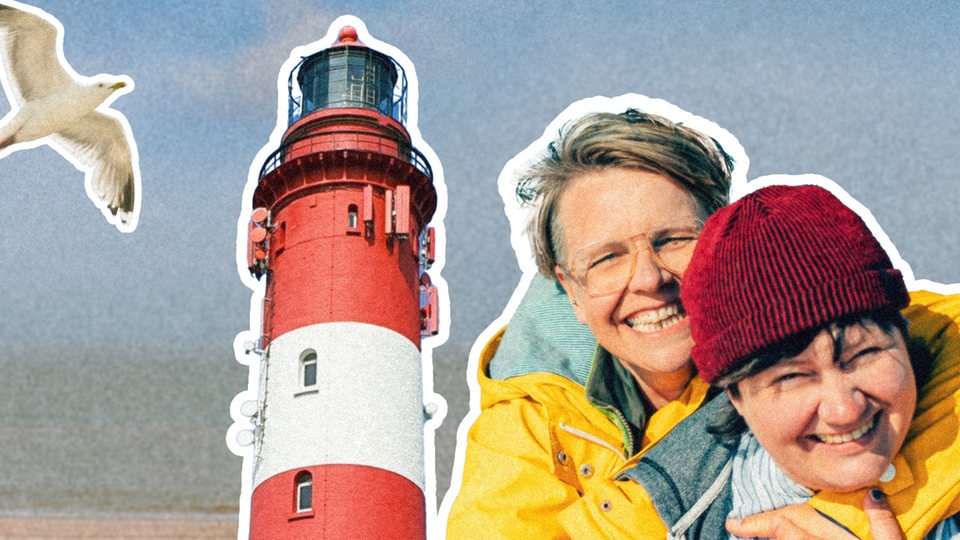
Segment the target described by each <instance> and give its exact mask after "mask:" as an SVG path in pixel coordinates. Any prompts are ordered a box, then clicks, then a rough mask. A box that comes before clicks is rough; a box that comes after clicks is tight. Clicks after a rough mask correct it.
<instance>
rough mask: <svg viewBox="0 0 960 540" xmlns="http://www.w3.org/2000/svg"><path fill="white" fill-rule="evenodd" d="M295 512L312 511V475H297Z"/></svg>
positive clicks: (303, 473) (304, 473) (305, 473)
mask: <svg viewBox="0 0 960 540" xmlns="http://www.w3.org/2000/svg"><path fill="white" fill-rule="evenodd" d="M296 481H297V512H309V511H310V510H313V475H311V474H310V473H308V472H302V473H300V474H298V475H297V480H296Z"/></svg>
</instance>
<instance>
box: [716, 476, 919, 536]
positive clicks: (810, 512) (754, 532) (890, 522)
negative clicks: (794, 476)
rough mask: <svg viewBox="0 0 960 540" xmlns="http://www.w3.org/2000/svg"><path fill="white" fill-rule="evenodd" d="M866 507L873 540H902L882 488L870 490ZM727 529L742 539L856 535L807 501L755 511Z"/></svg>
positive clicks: (866, 499) (864, 502) (730, 522)
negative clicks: (756, 512) (757, 512)
mask: <svg viewBox="0 0 960 540" xmlns="http://www.w3.org/2000/svg"><path fill="white" fill-rule="evenodd" d="M863 510H864V512H865V513H866V514H867V519H868V520H869V521H870V533H871V536H872V537H873V539H874V540H901V539H902V538H903V532H902V531H901V530H900V524H899V523H897V518H896V517H895V516H894V515H893V511H891V510H890V507H889V506H887V501H886V498H885V497H884V496H883V492H882V491H880V490H879V489H876V488H874V489H871V490H869V491H868V492H867V495H866V497H864V501H863ZM727 531H728V532H730V533H731V534H735V535H737V536H739V537H741V538H753V537H759V538H777V539H779V540H811V539H824V540H827V539H834V538H854V536H853V535H851V534H850V533H848V532H847V531H846V530H844V529H842V528H841V527H840V526H839V525H837V524H836V523H834V522H832V521H830V520H829V519H827V518H826V517H824V516H823V515H822V514H820V513H819V512H817V511H816V510H815V509H814V508H813V507H812V506H810V505H807V504H794V505H791V506H786V507H784V508H779V509H777V510H772V511H770V512H764V513H762V514H756V515H753V516H750V517H747V518H744V519H731V520H728V521H727Z"/></svg>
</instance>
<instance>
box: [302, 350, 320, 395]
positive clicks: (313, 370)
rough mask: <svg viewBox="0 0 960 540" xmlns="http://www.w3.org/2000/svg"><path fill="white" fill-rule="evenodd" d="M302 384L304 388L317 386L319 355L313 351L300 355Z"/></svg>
mask: <svg viewBox="0 0 960 540" xmlns="http://www.w3.org/2000/svg"><path fill="white" fill-rule="evenodd" d="M300 382H301V383H303V387H304V388H310V387H311V386H316V385H317V353H316V352H314V351H313V350H309V349H308V350H306V351H304V352H303V354H301V355H300Z"/></svg>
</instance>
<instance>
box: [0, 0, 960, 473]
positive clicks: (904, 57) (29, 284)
mask: <svg viewBox="0 0 960 540" xmlns="http://www.w3.org/2000/svg"><path fill="white" fill-rule="evenodd" d="M34 5H37V6H38V7H41V8H43V9H45V10H46V11H48V12H49V13H51V14H53V15H55V16H56V17H58V18H59V19H60V21H61V22H62V23H63V25H64V27H65V28H66V36H65V53H66V57H67V59H68V60H69V61H70V62H71V64H72V65H73V67H74V69H76V70H77V71H78V72H79V73H81V74H84V75H93V74H96V73H99V72H109V73H122V74H126V75H129V76H130V77H132V78H133V80H134V81H135V83H136V88H135V89H134V91H133V92H131V93H129V94H127V95H124V96H122V97H120V98H119V99H118V100H117V101H116V102H114V104H113V106H114V108H116V109H118V110H120V111H121V112H123V113H124V114H125V115H126V116H127V118H128V120H129V122H130V124H131V126H132V128H133V130H134V133H135V136H136V139H137V143H138V147H139V152H140V166H141V173H142V183H143V191H144V194H143V206H142V212H141V215H140V221H139V226H138V229H137V230H136V231H135V232H134V233H133V234H129V235H124V234H121V233H118V232H117V230H116V229H115V228H114V227H112V226H110V225H108V224H107V223H106V222H105V221H104V220H103V218H102V216H101V215H100V213H99V212H98V211H97V210H96V209H95V208H94V206H93V205H92V204H91V203H90V201H89V200H88V199H87V197H86V195H85V193H84V191H83V187H82V179H83V175H82V173H80V172H79V171H77V170H75V169H74V168H73V166H72V165H71V164H70V163H68V162H67V161H65V160H64V159H62V158H61V157H60V156H59V155H58V154H56V153H55V152H54V151H52V150H50V149H49V148H45V147H44V148H37V149H33V150H28V151H23V152H17V153H14V154H11V155H10V156H8V157H6V158H4V159H3V160H0V185H2V191H0V193H2V195H0V217H2V225H0V230H2V238H3V240H2V246H3V249H2V256H0V275H2V276H3V279H4V287H3V288H2V291H3V292H0V299H2V305H3V306H4V311H5V317H4V319H5V320H4V322H3V324H0V342H2V343H3V344H4V345H5V348H6V349H5V351H4V353H3V354H7V355H14V356H15V357H21V356H22V357H23V358H24V359H27V358H29V355H30V354H33V353H35V352H36V351H41V350H68V349H69V348H74V347H81V348H86V349H98V350H103V351H104V353H105V354H120V353H118V352H114V353H111V351H121V350H128V349H130V348H135V349H136V350H139V351H147V352H149V351H150V350H153V349H157V350H164V349H165V348H169V347H175V348H197V349H206V350H219V348H222V350H223V351H224V353H223V359H222V360H221V359H220V358H211V360H210V361H230V355H231V352H230V347H231V346H232V343H233V338H234V336H235V335H236V334H237V333H238V332H240V331H242V330H245V329H246V326H247V321H248V309H249V298H250V291H249V289H247V288H246V287H245V286H244V285H243V284H242V283H241V281H240V278H239V275H238V271H237V269H236V266H235V259H234V253H235V242H236V226H237V218H238V216H239V213H240V208H241V196H242V191H243V187H244V184H245V183H246V179H247V172H248V169H249V168H250V166H251V163H252V161H253V158H254V156H255V154H256V153H257V152H258V151H259V149H260V148H261V146H263V145H264V144H265V143H266V142H267V139H268V137H269V135H270V132H271V131H272V129H273V126H274V124H275V121H276V118H275V114H276V103H277V91H276V79H277V72H278V70H279V68H280V65H281V64H282V63H283V61H284V60H285V59H286V58H287V56H288V55H289V53H290V50H291V49H292V48H294V47H296V46H299V45H305V44H308V43H310V42H312V41H315V40H317V39H320V38H321V37H323V35H324V34H325V33H326V32H327V29H328V26H329V24H330V23H331V22H332V21H333V20H334V19H335V18H336V17H338V16H340V15H345V14H352V15H356V16H358V17H360V18H361V19H362V20H363V21H364V22H365V23H366V26H367V29H368V31H369V32H370V33H371V34H372V35H373V36H374V37H376V38H377V39H379V40H381V41H384V42H386V43H389V44H392V45H393V46H395V47H397V48H399V49H400V50H402V51H403V52H404V53H405V54H406V55H407V56H408V57H409V58H410V59H411V60H412V61H413V62H414V64H415V66H416V71H417V75H418V78H419V82H420V103H419V118H420V122H419V128H420V132H421V133H422V135H423V138H424V139H425V140H426V141H427V142H428V143H429V144H430V145H431V146H432V148H433V149H434V151H435V152H436V153H437V154H438V155H439V157H440V160H441V161H442V165H443V170H444V176H445V181H446V185H447V189H448V203H449V208H448V211H447V218H446V220H445V224H446V230H447V261H446V265H445V268H444V273H443V275H444V276H445V278H446V280H447V282H448V285H449V290H450V297H451V302H452V306H451V318H452V321H451V323H452V324H451V334H450V338H449V340H448V343H447V344H446V345H444V346H443V347H441V348H440V349H439V350H438V351H436V352H435V361H436V362H437V364H438V367H437V377H438V378H443V379H444V380H445V381H452V382H448V383H444V384H446V386H445V387H444V388H446V389H449V390H448V395H447V396H446V397H447V400H448V401H449V402H451V411H453V412H456V411H457V410H460V411H462V407H463V406H464V405H463V404H464V403H465V396H464V395H463V392H465V388H466V387H465V384H463V383H462V382H461V379H462V377H463V370H464V369H465V367H466V351H467V349H468V348H469V346H470V345H471V343H472V341H473V339H474V338H475V337H476V336H477V335H478V334H479V333H480V331H481V330H483V328H484V327H485V326H486V325H487V324H488V323H489V322H490V321H492V320H493V319H494V318H495V317H497V316H498V315H499V314H500V312H501V310H502V309H503V307H504V305H505V304H506V302H507V300H508V298H509V297H510V294H511V293H512V291H513V288H514V286H515V285H516V283H517V281H518V279H519V276H520V273H519V270H518V268H517V265H516V260H515V257H514V254H513V251H512V249H511V247H510V243H509V232H510V231H509V224H508V222H507V219H506V218H505V216H504V213H503V204H502V201H501V199H500V197H499V195H498V193H497V188H496V181H497V176H498V175H499V173H500V170H501V168H502V167H503V165H504V164H505V163H506V162H507V160H509V159H510V158H511V157H513V156H514V155H515V154H516V153H518V152H519V151H520V150H522V149H523V148H525V147H526V146H527V145H528V144H529V143H531V142H532V141H533V140H534V139H536V138H537V137H539V136H540V135H541V134H542V132H543V129H544V127H545V126H546V125H547V124H548V123H549V122H550V121H551V120H552V119H553V118H554V117H555V116H556V115H557V114H558V113H560V112H561V111H562V110H563V109H564V108H565V107H566V106H567V105H569V104H570V103H571V102H573V101H575V100H577V99H581V98H584V97H589V96H594V95H607V96H614V95H619V94H623V93H627V92H637V93H641V94H645V95H648V96H651V97H659V98H664V99H666V100H668V101H670V102H672V103H674V104H676V105H678V106H679V107H681V108H683V109H685V110H687V111H689V112H692V113H694V114H697V115H700V116H703V117H706V118H708V119H710V120H713V121H714V122H716V123H718V124H719V125H720V126H722V127H723V128H725V129H727V130H728V131H730V132H732V133H733V134H734V135H735V136H736V137H737V138H738V139H739V140H740V142H741V144H742V145H743V146H744V148H745V149H746V152H747V154H748V156H749V157H750V170H749V173H748V176H749V177H750V178H754V177H756V176H759V175H765V174H772V173H818V174H822V175H824V176H827V177H829V178H831V179H833V180H834V181H836V182H837V183H839V184H840V185H841V186H843V187H844V188H845V189H846V190H847V191H848V192H849V193H850V194H851V195H853V196H854V197H855V198H857V199H858V200H859V201H860V202H862V203H863V204H865V205H866V206H867V207H868V208H870V209H871V210H872V211H873V213H874V215H875V216H876V218H877V221H878V222H879V223H880V225H881V226H882V227H883V228H884V230H885V231H886V232H887V233H888V234H889V236H890V237H891V239H892V240H893V242H894V243H895V244H896V245H897V247H898V248H899V250H900V253H901V255H902V256H903V258H904V259H906V260H907V261H908V262H909V263H910V264H911V265H912V267H913V270H914V273H915V275H916V276H917V277H918V278H928V279H933V280H937V281H942V282H955V281H958V276H960V274H958V272H957V270H956V269H957V268H960V249H957V240H956V231H958V230H960V212H958V210H957V208H958V206H960V170H958V168H957V166H956V164H955V161H956V156H957V155H958V154H960V152H958V151H960V146H958V142H957V141H958V140H960V127H958V126H960V111H958V106H957V103H958V102H960V99H958V98H960V95H958V93H960V91H958V90H957V89H958V88H960V37H958V34H957V32H956V28H957V27H958V26H960V3H956V2H932V1H929V2H906V1H903V2H873V3H865V2H864V3H836V2H826V1H822V2H817V1H814V2H803V3H799V2H786V1H774V2H760V1H747V2H724V1H707V0H698V1H693V2H683V3H681V2H668V1H662V2H652V1H639V2H611V1H603V0H600V1H594V2H589V3H583V2H551V3H541V2H507V1H504V2H439V1H423V2H344V1H324V2H319V1H313V2H312V1H307V0H301V1H295V2H260V1H220V2H178V1H169V2H162V3H145V2H123V1H119V0H112V1H90V2H82V3H78V2H73V1H68V0H63V1H54V0H51V1H41V0H37V1H36V2H34ZM7 110H8V108H7V105H6V103H5V102H4V103H0V114H3V113H5V112H6V111H7ZM256 166H257V167H259V166H260V164H259V163H257V164H256ZM25 361H26V360H25ZM236 367H237V371H238V372H241V371H242V370H243V368H242V366H240V365H239V364H238V365H237V366H236ZM241 389H242V388H237V391H240V390H241ZM438 390H440V391H442V392H443V391H447V390H444V389H443V388H438ZM449 393H452V394H453V395H449ZM231 397H232V395H226V396H213V397H212V398H211V407H222V410H223V412H224V416H225V417H226V415H227V413H228V407H229V400H230V398H231ZM456 421H458V419H457V418H456V416H455V415H453V416H452V417H451V419H448V422H447V423H446V424H445V426H444V430H445V433H446V434H445V435H443V436H444V437H446V438H447V439H445V440H447V441H449V440H452V439H450V437H452V432H453V429H454V428H455V424H456ZM444 444H446V448H448V449H449V447H450V444H451V443H449V442H447V443H444ZM237 466H239V458H237Z"/></svg>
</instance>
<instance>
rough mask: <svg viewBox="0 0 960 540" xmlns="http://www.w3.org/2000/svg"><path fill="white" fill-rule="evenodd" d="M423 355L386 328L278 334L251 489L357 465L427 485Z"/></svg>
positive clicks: (266, 371) (326, 326)
mask: <svg viewBox="0 0 960 540" xmlns="http://www.w3.org/2000/svg"><path fill="white" fill-rule="evenodd" d="M421 369H422V366H421V358H420V351H419V350H418V349H417V347H416V346H415V345H414V344H413V343H411V342H410V340H409V339H407V338H405V337H404V336H402V335H400V334H398V333H396V332H394V331H392V330H389V329H386V328H382V327H379V326H374V325H370V324H364V323H356V322H330V323H322V324H314V325H310V326H306V327H303V328H298V329H295V330H291V331H289V332H286V333H284V334H282V335H281V336H279V337H277V338H276V339H275V340H274V341H273V342H272V343H271V345H270V347H269V349H268V350H267V351H266V354H265V355H264V363H263V368H262V370H263V371H262V372H261V377H262V378H263V379H264V381H263V382H266V383H267V384H262V385H261V389H262V391H264V393H265V395H261V396H260V403H261V406H260V411H259V413H258V419H257V424H258V435H257V436H258V443H257V450H256V451H257V455H256V457H255V463H256V466H255V471H254V488H256V486H259V485H260V483H262V482H263V481H265V480H267V479H269V478H270V477H272V476H274V475H277V474H279V473H282V472H285V471H290V470H294V469H298V468H303V467H312V466H317V465H332V464H353V465H365V466H370V467H375V468H379V469H383V470H386V471H390V472H393V473H396V474H399V475H401V476H403V477H405V478H407V479H408V480H410V481H411V482H413V483H414V484H416V485H417V486H418V487H419V488H420V489H421V490H423V488H424V457H423V445H424V443H423V420H424V417H423V402H422V394H423V392H422V384H423V383H422V380H421Z"/></svg>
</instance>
